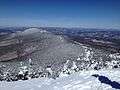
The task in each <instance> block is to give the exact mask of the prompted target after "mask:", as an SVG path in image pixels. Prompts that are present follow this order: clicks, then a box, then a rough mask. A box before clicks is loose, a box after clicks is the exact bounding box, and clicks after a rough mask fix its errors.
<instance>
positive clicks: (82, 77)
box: [0, 69, 120, 90]
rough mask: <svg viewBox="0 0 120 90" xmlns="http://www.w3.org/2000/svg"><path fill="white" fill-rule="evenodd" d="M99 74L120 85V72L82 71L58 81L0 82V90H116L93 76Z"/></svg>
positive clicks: (116, 70)
mask: <svg viewBox="0 0 120 90" xmlns="http://www.w3.org/2000/svg"><path fill="white" fill-rule="evenodd" d="M93 74H99V75H103V76H106V77H108V78H109V79H110V80H111V81H116V82H118V83H120V70H119V69H114V70H113V69H111V70H100V71H94V70H90V71H81V72H77V73H74V74H71V75H65V74H62V73H61V74H60V77H59V78H57V79H55V80H54V79H49V78H37V79H31V80H27V81H16V82H0V90H116V89H115V88H112V87H111V86H110V85H107V84H103V83H100V81H99V80H98V78H95V77H93V76H91V75H93Z"/></svg>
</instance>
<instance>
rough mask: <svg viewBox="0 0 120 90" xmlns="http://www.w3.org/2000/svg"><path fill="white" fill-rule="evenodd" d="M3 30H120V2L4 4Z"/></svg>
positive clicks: (0, 2)
mask: <svg viewBox="0 0 120 90" xmlns="http://www.w3.org/2000/svg"><path fill="white" fill-rule="evenodd" d="M0 26H59V27H91V28H119V29H120V0H0Z"/></svg>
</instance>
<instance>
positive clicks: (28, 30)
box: [22, 28, 46, 34]
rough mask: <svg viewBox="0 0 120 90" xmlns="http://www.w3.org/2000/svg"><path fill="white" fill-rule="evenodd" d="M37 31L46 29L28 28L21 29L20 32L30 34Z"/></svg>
mask: <svg viewBox="0 0 120 90" xmlns="http://www.w3.org/2000/svg"><path fill="white" fill-rule="evenodd" d="M37 32H40V33H43V32H46V31H45V30H42V29H38V28H29V29H26V30H25V31H23V32H22V34H32V33H37Z"/></svg>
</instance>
